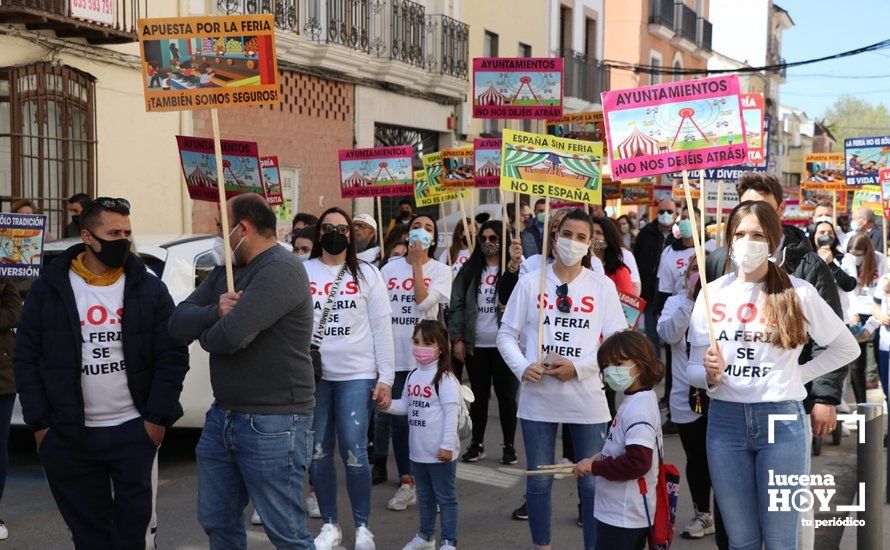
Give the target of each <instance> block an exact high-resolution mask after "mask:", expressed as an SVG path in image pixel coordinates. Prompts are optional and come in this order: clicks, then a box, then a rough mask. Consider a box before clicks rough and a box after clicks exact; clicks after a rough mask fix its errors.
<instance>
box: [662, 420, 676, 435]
mask: <svg viewBox="0 0 890 550" xmlns="http://www.w3.org/2000/svg"><path fill="white" fill-rule="evenodd" d="M661 433H662V434H663V435H677V434H678V433H680V432H679V430H677V425H676V424H674V421H673V420H670V419H668V420H665V421H664V424H662V425H661Z"/></svg>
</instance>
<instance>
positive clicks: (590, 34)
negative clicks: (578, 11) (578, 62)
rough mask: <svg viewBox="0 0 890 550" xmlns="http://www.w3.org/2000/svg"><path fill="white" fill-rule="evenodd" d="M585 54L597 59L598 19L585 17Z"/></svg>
mask: <svg viewBox="0 0 890 550" xmlns="http://www.w3.org/2000/svg"><path fill="white" fill-rule="evenodd" d="M584 56H585V57H587V59H597V55H596V19H593V18H591V17H585V18H584Z"/></svg>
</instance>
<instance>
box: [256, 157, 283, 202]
mask: <svg viewBox="0 0 890 550" xmlns="http://www.w3.org/2000/svg"><path fill="white" fill-rule="evenodd" d="M260 170H261V171H262V172H263V192H264V193H265V194H266V202H268V203H269V206H281V205H282V204H284V195H282V194H281V172H280V171H279V170H278V157H260Z"/></svg>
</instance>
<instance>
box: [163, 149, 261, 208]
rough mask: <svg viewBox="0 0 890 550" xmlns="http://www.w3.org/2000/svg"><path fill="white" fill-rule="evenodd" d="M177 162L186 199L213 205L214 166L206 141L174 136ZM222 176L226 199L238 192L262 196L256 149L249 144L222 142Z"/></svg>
mask: <svg viewBox="0 0 890 550" xmlns="http://www.w3.org/2000/svg"><path fill="white" fill-rule="evenodd" d="M176 143H177V145H178V146H179V160H180V163H181V164H182V175H183V176H184V177H185V185H186V188H187V189H188V192H189V197H191V198H192V200H196V201H209V202H217V201H218V200H219V192H218V190H217V163H216V159H215V147H214V143H213V140H212V139H210V138H198V137H188V136H176ZM221 146H222V157H223V162H222V165H223V177H224V178H225V189H226V198H232V197H234V196H235V195H240V194H241V193H258V194H260V195H263V194H264V191H263V176H262V174H261V173H260V158H259V148H258V147H257V144H256V143H254V142H251V141H233V140H228V139H225V140H222V142H221Z"/></svg>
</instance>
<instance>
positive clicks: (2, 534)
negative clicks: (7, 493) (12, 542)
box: [0, 519, 9, 540]
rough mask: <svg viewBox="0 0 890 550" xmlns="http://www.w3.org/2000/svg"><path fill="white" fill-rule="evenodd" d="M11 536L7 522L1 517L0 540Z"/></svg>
mask: <svg viewBox="0 0 890 550" xmlns="http://www.w3.org/2000/svg"><path fill="white" fill-rule="evenodd" d="M8 538H9V529H7V528H6V523H5V522H4V521H3V520H2V519H0V540H6V539H8Z"/></svg>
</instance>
